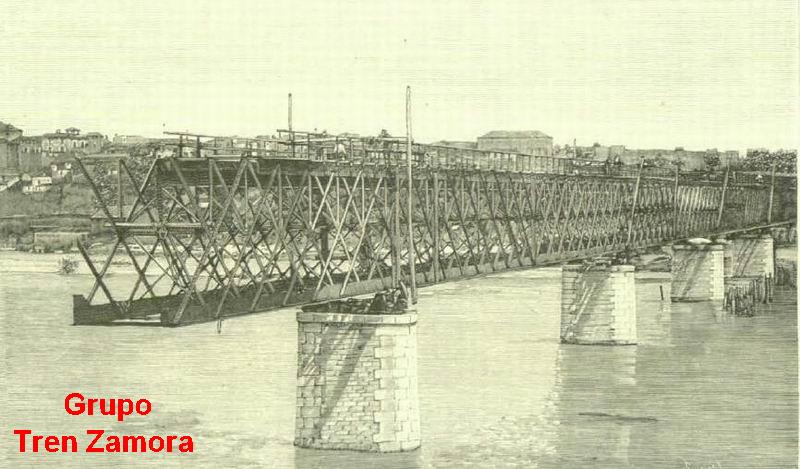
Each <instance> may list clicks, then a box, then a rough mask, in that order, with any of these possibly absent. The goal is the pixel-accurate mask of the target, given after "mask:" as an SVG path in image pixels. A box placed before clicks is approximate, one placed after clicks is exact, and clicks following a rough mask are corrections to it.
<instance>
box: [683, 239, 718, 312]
mask: <svg viewBox="0 0 800 469" xmlns="http://www.w3.org/2000/svg"><path fill="white" fill-rule="evenodd" d="M724 249H725V247H724V246H723V245H721V244H701V245H695V244H676V245H674V246H672V293H671V294H672V301H718V302H721V301H722V300H723V298H724V296H725V281H724V274H725V267H724V264H725V261H724V254H725V253H724Z"/></svg>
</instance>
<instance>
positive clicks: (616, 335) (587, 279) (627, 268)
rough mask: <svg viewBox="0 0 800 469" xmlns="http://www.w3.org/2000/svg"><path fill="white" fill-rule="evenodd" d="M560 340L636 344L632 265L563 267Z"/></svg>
mask: <svg viewBox="0 0 800 469" xmlns="http://www.w3.org/2000/svg"><path fill="white" fill-rule="evenodd" d="M561 341H562V342H565V343H574V344H586V345H631V344H635V343H636V341H637V336H636V282H635V279H634V267H633V266H631V265H617V266H592V267H586V266H582V265H565V266H564V267H563V270H562V274H561Z"/></svg>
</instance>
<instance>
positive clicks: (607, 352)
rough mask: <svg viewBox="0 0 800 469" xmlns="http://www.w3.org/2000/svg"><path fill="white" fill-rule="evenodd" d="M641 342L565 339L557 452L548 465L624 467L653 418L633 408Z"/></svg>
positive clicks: (560, 369) (561, 356) (560, 361)
mask: <svg viewBox="0 0 800 469" xmlns="http://www.w3.org/2000/svg"><path fill="white" fill-rule="evenodd" d="M637 353H638V346H627V347H601V346H584V345H572V344H562V345H561V347H560V348H559V354H558V374H559V380H558V391H557V394H558V397H557V404H556V405H557V407H558V413H557V420H558V437H557V441H558V443H557V446H556V453H557V454H556V456H555V457H553V458H548V459H545V460H544V461H543V463H542V467H588V466H593V467H624V466H628V465H629V464H630V457H629V449H630V446H631V438H632V435H634V434H635V432H634V430H636V431H638V427H641V426H646V425H650V424H652V422H653V421H654V420H652V419H653V417H651V416H649V415H642V414H636V413H631V406H630V402H631V401H632V400H634V399H635V389H636V386H637V377H636V359H637Z"/></svg>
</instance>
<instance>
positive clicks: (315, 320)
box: [294, 311, 420, 452]
mask: <svg viewBox="0 0 800 469" xmlns="http://www.w3.org/2000/svg"><path fill="white" fill-rule="evenodd" d="M297 323H298V329H297V331H298V334H297V336H298V337H297V414H296V419H295V439H294V444H295V445H296V446H300V447H304V448H317V449H338V450H356V451H374V452H394V451H408V450H413V449H415V448H418V447H419V446H420V424H419V398H418V394H417V313H416V312H415V311H409V312H405V313H403V314H339V313H327V312H298V313H297Z"/></svg>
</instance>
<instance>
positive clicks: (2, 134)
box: [0, 122, 22, 173]
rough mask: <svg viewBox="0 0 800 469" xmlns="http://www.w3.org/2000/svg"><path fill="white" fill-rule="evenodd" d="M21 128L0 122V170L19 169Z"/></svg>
mask: <svg viewBox="0 0 800 469" xmlns="http://www.w3.org/2000/svg"><path fill="white" fill-rule="evenodd" d="M20 138H22V130H20V129H18V128H16V127H14V126H13V125H11V124H6V123H5V122H0V172H3V173H6V172H16V171H19V139H20Z"/></svg>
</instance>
